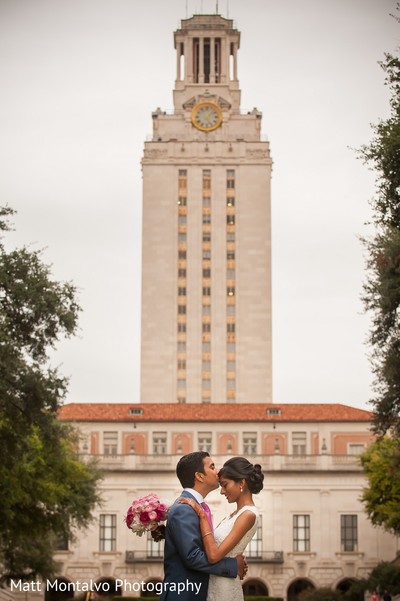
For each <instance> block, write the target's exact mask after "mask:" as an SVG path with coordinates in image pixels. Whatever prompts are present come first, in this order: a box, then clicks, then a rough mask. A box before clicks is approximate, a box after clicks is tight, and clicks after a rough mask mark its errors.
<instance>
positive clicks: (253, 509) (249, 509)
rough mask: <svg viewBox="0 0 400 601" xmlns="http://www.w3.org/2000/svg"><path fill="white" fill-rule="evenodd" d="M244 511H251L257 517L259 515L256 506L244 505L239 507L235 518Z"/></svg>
mask: <svg viewBox="0 0 400 601" xmlns="http://www.w3.org/2000/svg"><path fill="white" fill-rule="evenodd" d="M244 511H252V512H253V513H254V514H255V516H256V517H258V515H259V511H258V509H257V507H255V506H254V505H245V506H244V507H242V509H240V510H239V511H238V512H237V514H236V515H235V519H236V518H238V517H239V515H240V514H241V513H243V512H244Z"/></svg>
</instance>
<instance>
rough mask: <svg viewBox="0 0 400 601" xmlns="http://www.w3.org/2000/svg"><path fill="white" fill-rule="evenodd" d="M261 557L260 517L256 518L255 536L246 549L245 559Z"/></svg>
mask: <svg viewBox="0 0 400 601" xmlns="http://www.w3.org/2000/svg"><path fill="white" fill-rule="evenodd" d="M261 555H262V516H261V515H260V516H259V518H258V526H257V530H256V533H255V535H254V536H253V538H252V539H251V541H250V542H249V544H248V546H247V548H246V556H247V557H254V558H255V557H261Z"/></svg>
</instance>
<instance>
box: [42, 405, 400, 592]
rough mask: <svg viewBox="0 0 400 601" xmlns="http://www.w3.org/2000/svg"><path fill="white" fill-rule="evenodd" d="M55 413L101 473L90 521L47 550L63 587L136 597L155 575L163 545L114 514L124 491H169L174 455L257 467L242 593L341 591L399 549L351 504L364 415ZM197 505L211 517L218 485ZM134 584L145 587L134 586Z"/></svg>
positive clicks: (194, 410)
mask: <svg viewBox="0 0 400 601" xmlns="http://www.w3.org/2000/svg"><path fill="white" fill-rule="evenodd" d="M60 419H62V420H63V421H67V422H69V423H71V424H73V425H74V426H76V427H77V428H78V429H79V431H80V434H81V437H80V449H79V450H80V453H81V455H82V457H83V458H86V459H89V458H97V460H98V461H99V464H100V466H101V467H102V468H103V469H104V474H105V477H104V480H103V483H102V495H103V506H102V507H99V508H98V509H97V510H96V514H95V521H94V522H93V524H92V525H91V527H90V528H89V529H88V530H87V531H86V532H84V533H79V538H78V540H77V542H75V543H73V544H71V543H70V544H69V545H67V546H66V547H65V548H64V549H60V550H59V551H58V552H57V555H56V558H57V560H58V561H59V562H60V582H63V583H66V584H65V585H67V584H68V583H70V585H71V586H72V585H73V584H74V583H76V582H90V581H91V580H92V581H93V582H96V583H97V584H98V585H99V586H100V584H101V583H105V585H106V587H111V590H113V591H115V592H116V593H118V594H122V595H123V596H139V594H142V595H143V593H146V592H148V593H151V592H152V588H151V587H153V589H154V587H156V586H157V583H158V584H159V583H161V581H162V578H163V564H162V561H163V543H154V542H153V541H152V540H151V539H150V538H146V536H143V537H138V536H136V535H134V534H133V533H132V532H131V531H130V530H128V528H127V527H126V524H125V523H124V516H125V514H126V511H127V508H128V506H129V505H130V503H131V502H132V500H133V499H136V498H139V497H141V496H144V495H146V494H148V493H149V492H156V493H158V494H159V495H160V497H161V498H163V499H165V500H167V501H172V500H174V499H175V498H176V497H177V496H179V493H180V484H179V482H178V480H177V478H176V474H175V467H176V463H177V461H178V459H179V458H180V457H181V456H182V454H184V453H187V452H191V451H193V450H197V449H204V450H207V451H209V452H210V453H211V454H212V457H213V459H214V460H215V462H216V464H217V466H222V464H223V463H224V461H225V460H226V459H227V458H228V457H231V456H232V455H245V456H246V457H248V458H249V459H250V460H251V461H252V462H254V463H260V464H261V466H262V468H263V471H264V475H265V480H264V489H263V490H262V491H261V493H260V494H259V495H256V496H254V500H255V503H256V505H257V507H258V508H259V510H260V514H261V522H260V527H259V529H258V532H257V534H256V536H255V537H254V539H253V540H252V541H251V543H250V545H249V547H248V548H247V550H246V556H247V557H248V563H249V571H248V574H247V576H246V579H245V580H244V581H243V587H244V590H245V592H247V593H253V594H254V593H258V594H264V595H269V596H272V597H281V598H282V599H285V600H286V599H287V600H288V601H295V600H296V599H297V596H298V593H299V592H300V591H301V590H302V589H303V588H305V587H315V588H320V587H330V588H332V589H339V590H346V589H347V588H348V587H349V586H350V584H351V582H352V581H353V580H354V579H356V578H362V577H366V576H367V574H368V573H369V572H370V571H371V570H372V568H373V567H374V566H375V565H377V563H379V562H380V561H384V560H386V561H390V560H392V559H393V558H394V557H395V556H396V553H397V551H398V549H399V547H398V540H396V539H395V538H394V537H392V536H390V535H389V534H387V533H385V532H384V531H383V530H382V529H380V528H374V527H372V526H371V524H370V522H369V521H368V519H367V517H366V515H365V513H364V510H363V506H362V504H361V502H360V495H361V492H362V488H363V486H364V485H365V479H364V476H363V473H362V470H361V466H360V463H359V459H358V456H359V454H360V452H362V450H363V449H364V448H365V447H366V446H367V445H368V444H369V443H370V442H371V440H372V438H371V433H370V431H369V426H370V414H369V413H368V412H366V411H363V410H359V409H353V408H351V407H346V406H342V405H277V404H248V405H243V406H241V407H240V408H239V407H237V406H236V405H232V404H225V405H202V404H200V405H197V406H196V407H195V406H193V405H178V404H176V403H175V404H169V405H168V404H164V405H158V404H144V403H143V404H139V405H138V404H133V405H115V404H110V405H104V404H98V405H91V404H70V405H66V406H64V407H63V409H62V411H61V413H60ZM207 502H208V503H209V505H210V507H211V510H212V513H213V520H214V523H218V522H219V521H220V519H221V518H222V517H224V516H225V515H227V514H228V513H230V512H231V507H230V506H229V504H228V503H227V502H226V500H225V498H224V497H222V496H221V495H220V494H219V491H214V492H213V493H211V494H210V495H209V496H208V497H207ZM141 582H143V583H145V585H144V586H145V587H146V586H149V587H150V590H149V591H148V590H147V589H146V588H144V589H141V590H140V593H139V589H138V588H137V587H138V586H139V585H138V584H137V583H141ZM135 587H136V590H135ZM105 592H107V591H105ZM153 594H154V593H153ZM75 597H78V594H77V593H76V594H75ZM100 597H101V595H100ZM67 598H70V597H67V596H66V597H64V599H67ZM56 599H57V601H62V599H63V598H60V597H54V596H53V594H52V592H51V591H49V592H48V594H47V596H46V601H55V600H56Z"/></svg>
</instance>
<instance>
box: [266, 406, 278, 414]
mask: <svg viewBox="0 0 400 601" xmlns="http://www.w3.org/2000/svg"><path fill="white" fill-rule="evenodd" d="M280 414H281V410H280V408H279V407H274V408H273V409H272V408H269V409H267V415H280Z"/></svg>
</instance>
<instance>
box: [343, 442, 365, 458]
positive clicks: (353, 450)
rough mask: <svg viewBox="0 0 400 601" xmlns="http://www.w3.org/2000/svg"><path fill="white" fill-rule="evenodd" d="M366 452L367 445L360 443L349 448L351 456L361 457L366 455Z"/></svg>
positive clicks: (350, 445) (348, 451) (351, 444)
mask: <svg viewBox="0 0 400 601" xmlns="http://www.w3.org/2000/svg"><path fill="white" fill-rule="evenodd" d="M364 451H365V445H363V444H358V443H349V446H348V449H347V453H348V454H349V455H361V453H364Z"/></svg>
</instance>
